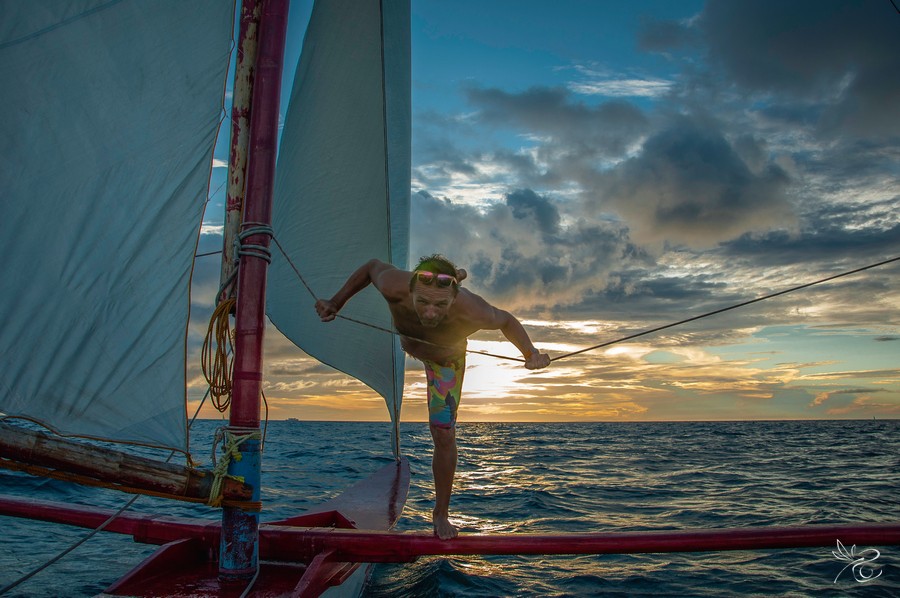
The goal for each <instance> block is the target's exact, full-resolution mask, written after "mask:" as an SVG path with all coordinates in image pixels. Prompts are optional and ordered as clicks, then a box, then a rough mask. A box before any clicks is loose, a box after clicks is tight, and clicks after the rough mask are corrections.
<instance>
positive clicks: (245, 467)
mask: <svg viewBox="0 0 900 598" xmlns="http://www.w3.org/2000/svg"><path fill="white" fill-rule="evenodd" d="M288 4H289V2H288V0H264V1H262V2H261V3H260V9H261V14H260V18H259V44H258V52H257V59H256V67H255V71H254V81H253V100H252V102H251V117H250V139H249V155H248V157H247V160H248V162H247V180H246V189H247V193H246V198H245V202H244V218H243V222H242V231H244V233H245V234H246V236H245V235H244V234H242V235H241V237H243V238H242V239H241V243H242V245H243V246H244V247H245V248H248V250H246V251H242V252H241V259H240V263H239V266H238V282H237V289H238V290H237V315H236V318H235V346H234V375H233V385H232V388H233V394H232V403H231V414H230V417H229V427H228V429H227V431H226V434H227V436H228V438H226V442H227V443H228V445H230V446H236V447H237V450H239V451H240V454H241V458H240V460H234V459H232V460H231V462H230V464H229V467H228V473H229V474H230V475H233V476H239V477H242V478H243V479H244V481H245V482H246V483H247V484H249V485H251V486H253V488H254V494H253V498H252V500H253V501H256V502H258V501H259V500H260V492H259V487H260V480H261V474H260V471H261V452H260V436H259V424H260V418H259V411H260V393H261V391H262V354H263V336H264V332H265V325H266V321H265V318H266V314H265V311H266V309H265V306H266V273H267V270H268V265H269V262H268V255H267V254H268V248H269V242H270V240H271V228H270V225H271V216H272V193H273V180H274V176H275V161H276V157H277V145H278V114H279V112H278V104H279V99H280V95H281V73H282V64H283V61H284V44H285V37H286V31H287V17H288ZM266 231H268V232H266ZM249 248H252V249H249ZM258 566H259V512H258V511H252V510H245V509H241V508H236V507H225V508H223V509H222V534H221V542H220V551H219V578H220V579H221V580H222V581H245V580H248V579H250V578H252V577H253V576H254V575H256V572H257V568H258Z"/></svg>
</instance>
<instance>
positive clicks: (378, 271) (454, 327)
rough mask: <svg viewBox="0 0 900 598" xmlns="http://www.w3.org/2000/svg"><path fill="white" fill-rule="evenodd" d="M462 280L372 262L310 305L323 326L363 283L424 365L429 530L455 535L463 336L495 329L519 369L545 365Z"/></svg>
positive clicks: (511, 324) (429, 262)
mask: <svg viewBox="0 0 900 598" xmlns="http://www.w3.org/2000/svg"><path fill="white" fill-rule="evenodd" d="M465 277H466V271H465V270H457V268H456V266H454V265H453V264H452V263H451V262H450V261H448V260H447V259H446V258H444V257H442V256H439V255H432V256H429V257H424V258H422V260H421V261H420V262H419V264H418V265H417V266H416V267H415V269H414V270H413V271H412V272H407V271H405V270H399V269H397V268H395V267H394V266H392V265H390V264H386V263H384V262H381V261H379V260H371V261H369V262H367V263H365V264H363V265H362V266H360V267H359V268H358V269H357V270H356V271H355V272H354V273H353V274H351V275H350V278H348V279H347V282H345V283H344V286H342V287H341V289H340V290H339V291H338V292H337V293H336V294H335V295H334V297H332V298H331V299H330V300H325V299H320V300H319V301H317V302H316V311H317V312H318V314H319V317H320V318H322V321H323V322H330V321H332V320H334V318H335V316H336V314H337V313H338V312H339V311H340V310H341V308H342V307H343V306H344V304H345V303H347V301H349V300H350V298H351V297H353V295H355V294H356V293H358V292H360V291H361V290H363V289H364V288H366V287H367V286H368V285H369V284H373V285H375V288H376V289H378V291H379V292H380V293H381V295H382V296H383V297H384V298H385V300H386V301H387V303H388V308H389V309H390V310H391V315H392V316H393V319H394V326H395V327H396V328H397V332H399V333H400V335H401V345H402V346H403V350H404V351H406V352H407V353H409V354H410V355H412V356H413V357H415V358H416V359H418V360H420V361H421V362H422V363H423V364H424V365H425V375H426V377H427V378H428V413H429V423H430V426H429V428H430V430H431V437H432V439H433V440H434V456H433V457H432V461H431V467H432V472H433V473H434V491H435V505H434V510H433V511H432V521H433V523H434V533H435V535H437V536H438V537H439V538H441V539H442V540H448V539H450V538H454V537H456V535H457V530H456V527H455V526H454V525H453V524H451V523H450V520H449V519H448V516H449V509H450V494H451V492H452V491H453V476H454V475H455V473H456V458H457V457H456V455H457V453H456V411H457V408H458V407H459V399H460V392H461V390H462V382H463V374H464V373H465V368H466V339H467V338H468V337H469V336H470V335H471V334H473V333H475V332H477V331H479V330H500V331H501V332H502V333H503V335H504V336H506V338H507V339H508V340H509V341H510V342H511V343H513V344H514V345H515V346H516V347H517V348H518V349H519V351H521V352H522V355H523V357H524V358H525V367H526V368H528V369H530V370H536V369H540V368H544V367H547V366H548V365H549V364H550V357H549V356H548V355H547V354H545V353H541V352H540V351H538V350H537V349H535V347H534V345H533V344H531V339H529V338H528V333H527V332H525V329H524V328H523V327H522V324H521V323H520V322H519V321H518V320H517V319H516V318H515V317H514V316H513V315H512V314H510V313H509V312H506V311H503V310H501V309H497V308H496V307H493V306H492V305H490V304H489V303H488V302H487V301H485V300H484V299H482V298H481V297H479V296H478V295H476V294H475V293H472V292H470V291H468V290H467V289H463V288H461V287H460V286H459V282H460V281H461V280H463V279H464V278H465Z"/></svg>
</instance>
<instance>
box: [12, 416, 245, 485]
mask: <svg viewBox="0 0 900 598" xmlns="http://www.w3.org/2000/svg"><path fill="white" fill-rule="evenodd" d="M5 460H9V461H5ZM0 467H5V468H7V469H17V470H20V471H25V472H27V473H33V474H35V475H45V476H49V477H56V478H62V479H66V480H69V481H73V482H77V483H81V484H87V485H104V486H106V487H110V488H115V489H119V490H123V491H126V492H135V493H140V492H142V491H143V492H146V493H148V494H163V495H166V496H167V497H170V498H175V499H207V498H209V493H210V490H211V489H212V485H213V474H212V472H211V471H203V470H199V469H191V468H189V467H184V466H182V465H178V464H176V463H164V462H161V461H155V460H153V459H147V458H144V457H138V456H135V455H129V454H127V453H123V452H120V451H117V450H113V449H110V448H104V447H100V446H95V445H90V444H86V443H83V442H76V441H73V440H67V439H64V438H59V437H56V436H50V435H49V434H44V433H42V432H38V431H35V430H28V429H26V428H22V427H19V426H12V425H9V424H7V423H3V422H0ZM66 474H68V475H66ZM251 495H252V488H250V487H249V486H248V485H246V484H244V483H242V482H239V481H237V480H232V479H227V478H226V480H225V481H224V484H223V497H224V498H225V499H226V500H241V501H246V500H249V499H250V497H251Z"/></svg>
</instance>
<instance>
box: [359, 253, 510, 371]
mask: <svg viewBox="0 0 900 598" xmlns="http://www.w3.org/2000/svg"><path fill="white" fill-rule="evenodd" d="M410 276H412V272H405V271H403V270H398V269H390V270H388V271H386V272H384V273H383V274H382V275H381V276H380V277H379V280H378V281H377V282H376V285H375V286H376V287H377V288H378V290H379V291H380V292H381V294H382V295H383V296H384V298H385V300H386V301H387V304H388V308H389V309H390V310H391V316H392V317H393V319H394V327H395V328H396V329H397V332H399V333H400V335H401V345H402V346H403V350H404V351H406V352H407V353H409V354H410V355H411V356H413V357H415V358H416V359H425V360H428V361H437V362H441V361H446V360H448V359H456V358H458V357H461V356H462V355H464V354H465V351H466V339H467V338H468V337H469V335H471V334H473V333H475V332H477V331H478V330H481V329H482V328H483V327H484V324H485V323H486V322H487V321H488V319H489V318H490V317H491V315H492V313H493V308H492V307H491V306H490V305H488V304H487V302H486V301H484V299H482V298H481V297H479V296H478V295H475V294H473V293H471V292H470V291H468V290H466V289H462V288H461V289H459V293H458V294H457V295H456V297H455V299H454V300H453V303H452V304H451V305H450V309H449V311H448V313H447V315H446V316H445V317H444V319H443V320H441V322H440V324H438V325H437V326H435V327H429V326H425V325H423V324H422V322H421V321H420V320H419V316H418V315H417V313H416V310H415V307H414V305H413V293H412V292H411V291H410V289H409V278H410Z"/></svg>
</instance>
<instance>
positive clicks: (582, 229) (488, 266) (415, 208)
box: [411, 189, 642, 309]
mask: <svg viewBox="0 0 900 598" xmlns="http://www.w3.org/2000/svg"><path fill="white" fill-rule="evenodd" d="M559 206H560V204H559V203H558V202H556V201H554V200H553V199H552V198H550V197H548V196H544V195H539V194H538V193H536V192H535V191H533V190H531V189H518V190H513V191H511V192H509V193H508V194H507V195H506V197H505V201H504V202H503V203H494V204H490V205H488V206H481V207H476V206H470V205H463V204H458V203H454V202H451V201H448V200H441V199H438V198H435V197H433V196H432V195H430V194H428V193H427V192H419V193H417V194H416V195H414V197H413V203H412V221H413V230H414V231H423V233H424V232H425V231H427V234H419V235H414V236H413V239H412V245H413V246H412V251H411V252H412V255H413V256H418V255H427V254H430V253H432V252H440V253H444V254H445V255H447V257H449V258H450V259H452V260H453V261H454V262H456V263H457V264H459V265H460V267H463V268H466V270H468V272H469V278H468V279H467V281H466V285H467V286H469V287H471V288H473V289H475V290H476V292H479V293H483V294H484V295H485V296H486V297H487V298H488V299H489V300H491V301H497V302H498V303H499V304H500V305H501V306H503V307H504V308H509V309H512V308H550V307H558V306H560V305H568V304H573V303H578V302H580V301H581V300H582V299H583V296H584V294H585V293H591V292H595V291H599V290H601V289H603V288H604V287H605V286H606V277H607V276H608V275H609V273H610V272H611V271H613V270H615V269H617V268H619V267H621V266H622V264H623V263H630V262H632V261H634V260H640V259H642V257H641V254H640V252H639V251H638V250H637V249H636V248H634V247H632V246H631V245H630V243H629V242H628V240H627V238H626V235H625V231H624V230H623V229H622V228H621V226H619V225H616V224H614V223H589V222H584V221H575V222H572V223H569V224H566V225H564V224H563V222H562V220H563V218H562V216H561V213H560V207H559Z"/></svg>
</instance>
